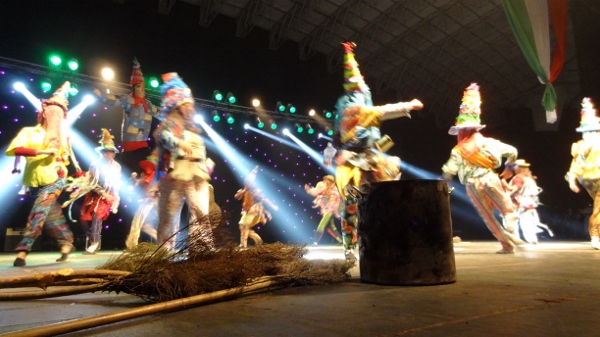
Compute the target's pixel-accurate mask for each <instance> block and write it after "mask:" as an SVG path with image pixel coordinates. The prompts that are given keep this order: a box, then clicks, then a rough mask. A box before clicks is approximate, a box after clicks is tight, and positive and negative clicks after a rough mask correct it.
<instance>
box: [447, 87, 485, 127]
mask: <svg viewBox="0 0 600 337" xmlns="http://www.w3.org/2000/svg"><path fill="white" fill-rule="evenodd" d="M480 107H481V97H480V96H479V86H478V85H477V83H471V85H469V86H468V87H467V89H465V92H464V93H463V98H462V103H461V104H460V110H459V111H458V117H456V124H455V125H453V126H451V127H450V130H448V134H450V135H453V136H456V135H457V134H458V130H460V129H476V130H477V131H479V130H481V129H483V128H485V125H481V119H480V115H481V109H480Z"/></svg>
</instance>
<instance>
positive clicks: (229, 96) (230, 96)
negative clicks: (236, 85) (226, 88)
mask: <svg viewBox="0 0 600 337" xmlns="http://www.w3.org/2000/svg"><path fill="white" fill-rule="evenodd" d="M236 101H237V99H236V98H235V96H234V95H233V94H232V93H230V92H228V93H227V102H229V104H234V103H235V102H236Z"/></svg>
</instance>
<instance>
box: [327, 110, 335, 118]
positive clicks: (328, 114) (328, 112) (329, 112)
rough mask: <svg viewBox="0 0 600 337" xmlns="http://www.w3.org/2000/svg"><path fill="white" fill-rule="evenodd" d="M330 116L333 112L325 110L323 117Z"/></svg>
mask: <svg viewBox="0 0 600 337" xmlns="http://www.w3.org/2000/svg"><path fill="white" fill-rule="evenodd" d="M331 117H333V112H331V111H325V118H331Z"/></svg>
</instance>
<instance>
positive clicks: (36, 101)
mask: <svg viewBox="0 0 600 337" xmlns="http://www.w3.org/2000/svg"><path fill="white" fill-rule="evenodd" d="M14 88H15V90H17V91H18V92H20V93H22V94H23V96H25V98H27V100H28V101H29V103H31V105H33V107H34V108H35V109H36V110H37V111H41V110H42V102H41V101H40V100H39V99H38V98H37V97H35V96H34V95H33V94H32V93H31V91H29V90H27V87H26V86H25V85H24V84H23V83H21V82H17V83H15V85H14Z"/></svg>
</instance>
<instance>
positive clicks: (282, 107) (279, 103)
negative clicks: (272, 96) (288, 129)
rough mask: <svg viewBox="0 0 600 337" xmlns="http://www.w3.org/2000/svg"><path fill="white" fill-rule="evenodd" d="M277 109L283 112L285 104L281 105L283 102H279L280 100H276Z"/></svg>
mask: <svg viewBox="0 0 600 337" xmlns="http://www.w3.org/2000/svg"><path fill="white" fill-rule="evenodd" d="M277 111H279V112H284V111H285V105H283V103H281V102H277Z"/></svg>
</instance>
